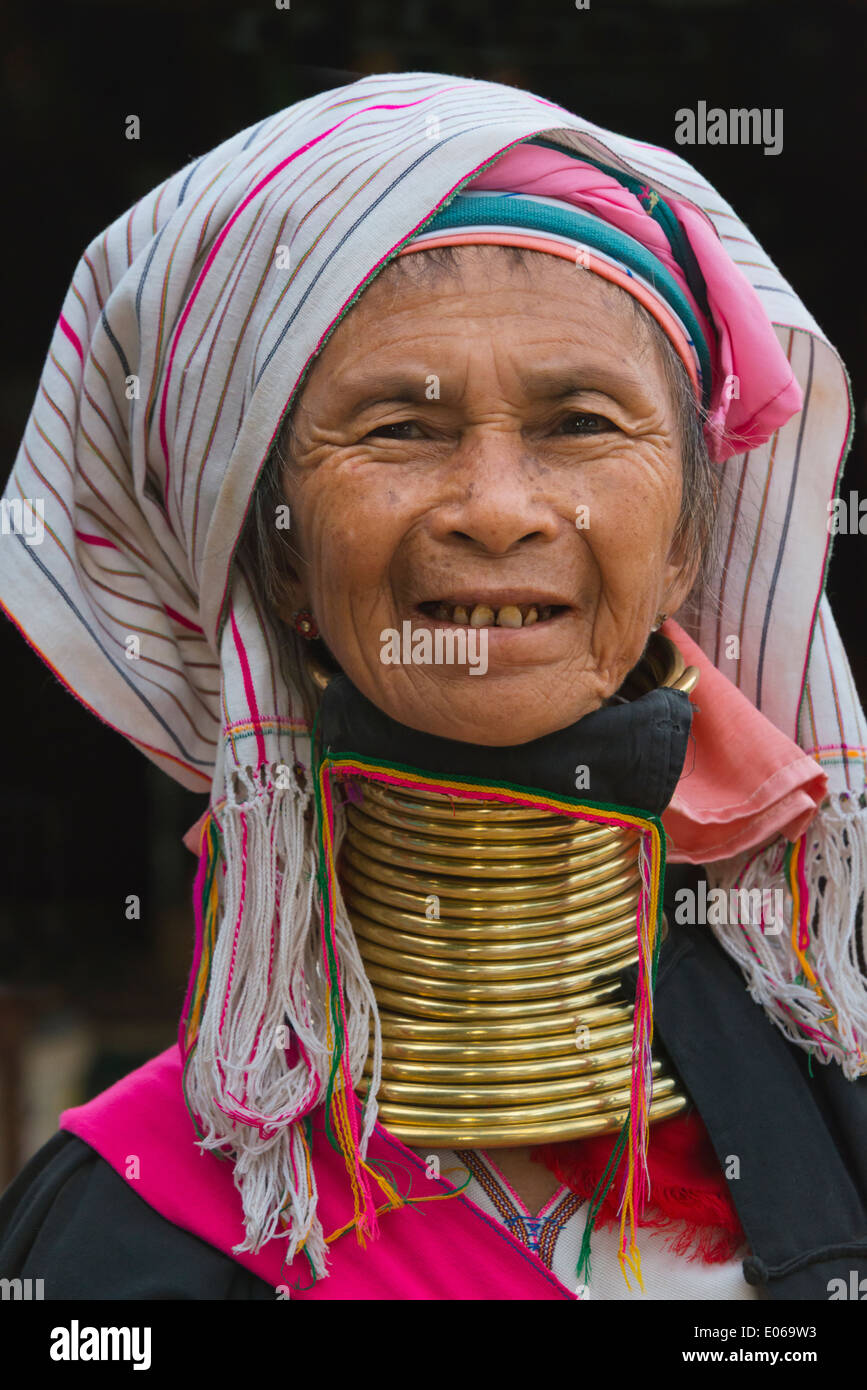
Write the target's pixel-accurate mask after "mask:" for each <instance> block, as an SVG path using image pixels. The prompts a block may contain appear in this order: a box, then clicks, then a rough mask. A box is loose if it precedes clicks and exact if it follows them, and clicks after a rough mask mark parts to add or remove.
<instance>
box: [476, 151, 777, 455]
mask: <svg viewBox="0 0 867 1390" xmlns="http://www.w3.org/2000/svg"><path fill="white" fill-rule="evenodd" d="M478 190H481V191H484V190H499V191H503V192H510V193H527V194H530V195H534V196H537V197H543V198H561V199H562V200H563V201H564V202H567V203H572V204H573V205H574V206H575V207H579V208H582V209H583V210H584V211H586V212H590V213H594V214H595V215H596V216H597V217H601V218H603V219H604V220H605V221H606V222H610V223H611V224H612V226H615V227H618V228H619V229H620V231H622V232H626V233H627V234H628V235H629V236H631V237H634V238H635V240H636V241H640V242H641V244H642V245H643V246H646V247H647V249H648V250H649V251H652V252H653V254H654V255H655V256H656V257H657V258H658V259H659V260H660V261H661V262H662V264H663V265H664V266H665V268H666V270H668V271H669V272H670V274H671V275H673V276H674V278H675V279H676V281H677V283H678V285H679V286H680V288H681V290H682V291H683V293H684V294H685V295H686V297H687V299H688V300H689V302H690V305H691V306H692V308H693V310H694V311H695V313H696V316H697V317H698V320H699V323H700V324H701V325H702V326H703V327H705V328H706V329H707V338H708V343H709V345H710V347H711V352H712V354H713V357H714V363H713V374H714V380H713V389H712V392H711V404H710V413H709V418H708V420H707V422H706V425H705V437H706V439H707V444H708V450H709V452H710V456H711V458H712V459H713V461H714V462H715V463H722V462H723V461H724V460H725V459H727V458H730V457H731V455H732V454H737V453H743V452H745V451H746V450H748V449H754V448H755V447H756V446H757V445H758V444H762V443H764V441H765V440H766V439H770V437H771V435H772V434H773V433H774V431H775V430H777V429H779V427H780V426H781V425H783V424H785V422H786V421H787V420H788V419H790V418H791V416H792V415H794V414H795V413H796V411H798V410H800V409H801V406H802V404H803V397H802V394H801V388H800V386H799V385H798V383H797V381H796V380H795V375H794V373H793V371H792V368H791V367H790V365H789V362H788V360H787V358H786V354H785V353H784V352H783V349H782V347H781V346H780V344H779V342H778V340H777V335H776V334H775V332H774V329H773V326H772V325H771V323H770V322H769V320H768V317H767V315H766V313H765V311H764V309H763V308H762V305H761V303H760V301H759V298H758V295H757V294H756V292H755V290H754V289H753V288H752V286H751V285H750V284H749V283H748V281H747V280H746V279H745V278H744V276H743V274H742V273H741V271H740V269H739V268H738V267H737V266H736V265H735V263H734V261H732V259H731V257H730V256H729V254H728V252H727V251H726V250H725V247H724V246H723V244H722V242H721V241H720V239H719V237H718V236H717V233H716V231H715V230H714V228H713V226H712V225H711V223H710V222H709V221H708V220H707V219H705V218H704V217H703V216H702V215H701V214H700V213H699V212H697V211H696V210H695V209H694V208H692V207H690V206H689V205H688V204H687V203H685V202H683V201H682V200H681V199H679V198H675V197H671V196H668V197H666V199H665V201H666V202H667V203H668V205H669V207H670V208H671V209H672V211H673V212H674V213H675V214H676V216H677V218H678V220H679V222H680V224H681V227H682V229H683V231H684V233H685V235H686V237H687V240H688V241H689V244H690V246H691V247H692V250H693V252H694V253H695V257H696V260H697V261H698V265H699V269H700V270H701V273H702V276H703V277H704V282H705V285H706V287H707V298H708V304H709V306H710V310H711V313H712V315H713V326H714V328H715V329H716V344H717V345H716V351H715V352H714V337H715V335H714V333H713V331H712V330H711V329H709V328H707V319H706V317H705V316H704V315H703V314H702V312H701V310H700V309H699V307H698V305H697V304H696V302H695V299H694V298H693V295H692V293H691V291H690V289H689V286H688V285H687V282H686V279H685V277H684V274H683V271H682V270H681V269H680V266H679V265H678V263H677V261H676V260H675V258H674V256H673V255H672V253H671V248H670V246H669V244H668V239H667V237H666V235H665V233H664V232H663V230H662V228H661V226H660V225H659V224H658V223H657V222H656V221H655V220H654V219H653V217H652V216H651V215H650V213H649V212H648V211H647V209H646V208H645V207H644V206H643V205H642V203H641V202H640V201H639V199H638V198H636V197H635V195H634V194H633V193H630V192H629V190H628V189H627V188H624V187H623V185H622V184H619V183H618V182H617V181H616V180H615V179H613V178H611V177H610V176H609V175H608V174H604V173H602V171H601V170H600V169H596V168H594V167H593V165H591V164H586V163H584V162H583V161H582V160H581V159H579V158H574V157H572V156H570V155H567V154H558V153H557V151H556V150H549V149H546V148H544V147H543V146H541V145H527V144H523V145H519V146H518V147H517V148H516V149H513V150H509V151H508V153H506V154H504V155H502V156H501V158H500V159H498V160H497V162H496V164H494V165H492V167H491V168H490V169H487V170H486V171H485V172H484V173H483V174H480V175H479V176H478V177H477V178H475V179H473V181H472V182H471V183H469V184H467V186H466V187H465V188H464V190H463V191H464V192H465V193H472V192H474V191H478ZM732 378H736V386H737V394H735V393H734V390H735V388H734V386H733V385H732V384H728V385H727V383H731V382H732Z"/></svg>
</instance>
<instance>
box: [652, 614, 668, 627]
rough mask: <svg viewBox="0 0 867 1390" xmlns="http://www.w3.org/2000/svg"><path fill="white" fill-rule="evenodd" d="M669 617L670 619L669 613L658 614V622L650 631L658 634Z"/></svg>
mask: <svg viewBox="0 0 867 1390" xmlns="http://www.w3.org/2000/svg"><path fill="white" fill-rule="evenodd" d="M667 617H668V614H667V613H657V615H656V622H655V623H654V624H653V627H652V628H651V629H650V631H651V632H658V631H659V629H660V628H661V627H662V624H663V623H664V622H665V620H666V618H667Z"/></svg>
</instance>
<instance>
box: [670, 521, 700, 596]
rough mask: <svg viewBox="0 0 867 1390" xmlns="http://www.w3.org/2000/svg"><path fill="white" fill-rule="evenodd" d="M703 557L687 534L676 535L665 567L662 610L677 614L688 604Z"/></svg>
mask: <svg viewBox="0 0 867 1390" xmlns="http://www.w3.org/2000/svg"><path fill="white" fill-rule="evenodd" d="M700 566H701V555H700V554H699V553H698V552H697V549H696V547H695V546H694V545H690V543H689V538H688V536H687V535H686V533H685V532H683V531H682V532H681V533H680V534H679V535H675V538H674V540H673V542H672V546H671V550H670V551H669V556H668V563H667V564H666V566H665V588H664V589H663V594H662V600H661V602H660V610H661V611H662V612H664V613H669V614H671V613H676V612H677V611H678V609H679V608H681V607H682V605H683V604H684V603H685V602H686V600H687V598H688V597H689V595H690V593H691V591H692V588H693V585H694V584H695V581H696V579H697V578H698V572H699V568H700Z"/></svg>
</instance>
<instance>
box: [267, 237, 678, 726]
mask: <svg viewBox="0 0 867 1390" xmlns="http://www.w3.org/2000/svg"><path fill="white" fill-rule="evenodd" d="M423 256H424V253H423V252H420V253H414V255H413V256H412V257H407V258H406V259H407V261H416V260H418V259H419V258H420V257H423ZM420 271H422V272H423V271H424V267H423V266H415V265H411V264H408V265H404V266H400V267H393V266H392V267H387V268H386V269H385V270H384V271H383V272H382V273H381V274H380V275H379V276H378V277H377V279H376V280H374V281H373V282H372V284H371V285H370V286H369V287H368V288H367V289H366V290H365V291H364V293H363V294H362V296H361V298H360V299H359V300H358V302H357V303H356V304H355V305H354V306H353V308H352V309H351V310H350V312H349V313H348V314H347V315H346V317H345V318H344V319H343V320H342V321H341V322H340V323H339V324H338V326H337V328H336V329H335V331H334V333H333V334H332V336H331V338H330V339H329V341H328V342H327V343H326V345H325V347H324V349H323V350H322V352H321V354H320V356H319V358H318V359H317V361H316V362H315V364H314V366H313V368H312V369H311V372H310V375H309V377H308V379H307V381H306V383H305V385H304V388H303V392H302V394H301V397H300V399H299V401H298V404H297V406H296V409H295V428H296V440H295V444H294V446H293V450H292V454H293V463H294V467H290V468H289V469H288V470H287V475H286V479H285V483H284V488H285V493H286V499H287V501H288V502H289V504H290V508H291V534H292V537H293V542H294V546H295V549H296V552H297V553H298V555H299V558H300V564H299V568H298V574H299V587H296V588H295V589H293V590H292V592H291V602H289V603H287V605H286V607H285V610H284V616H285V617H287V618H288V617H289V616H290V615H291V612H292V611H293V609H294V608H297V607H298V606H306V607H309V608H311V609H312V611H313V614H314V616H315V618H316V621H317V623H318V625H319V629H320V632H321V634H322V637H323V639H324V640H325V642H326V643H327V645H328V647H329V649H330V651H331V652H332V653H333V655H334V657H335V658H336V660H337V661H338V662H339V664H340V666H341V667H342V669H343V670H344V671H345V672H346V674H347V675H348V676H349V678H350V680H351V681H352V682H353V683H354V684H355V685H356V686H357V687H358V689H359V690H361V691H362V692H363V693H364V694H365V695H366V696H367V698H368V699H370V700H372V701H373V703H374V704H376V705H378V706H379V708H380V709H382V710H384V711H385V712H386V713H387V714H389V715H391V716H392V717H393V718H395V719H397V720H399V721H400V722H401V723H403V724H407V725H409V726H410V727H412V728H415V729H420V730H424V731H426V732H429V733H433V734H439V735H441V736H443V737H446V738H453V739H460V740H465V741H467V742H473V743H482V744H491V745H508V744H515V743H524V742H526V741H528V740H530V739H533V738H538V737H540V736H541V735H543V734H547V733H550V732H552V731H554V730H556V729H561V728H564V727H566V726H567V725H569V724H571V723H573V722H574V721H575V720H576V719H579V718H580V717H581V716H582V715H584V714H587V713H589V712H590V711H591V710H593V709H596V708H598V707H599V706H600V705H601V704H602V703H603V701H604V700H605V699H606V698H607V697H608V696H610V695H612V694H613V693H614V692H615V691H616V690H617V688H618V686H619V685H620V684H621V682H622V681H623V679H624V678H625V676H626V674H627V673H628V671H629V670H630V669H631V667H632V666H634V665H635V663H636V662H637V661H638V659H639V658H640V656H641V653H642V651H643V649H644V646H645V643H646V641H647V637H648V633H649V631H650V628H651V626H652V625H653V623H654V621H655V616H656V614H657V613H658V612H660V611H665V612H672V611H674V610H675V609H676V608H678V607H679V606H680V604H681V602H682V601H683V599H684V598H685V597H686V593H687V591H688V587H689V577H688V576H687V575H686V574H685V573H684V572H683V567H682V563H681V557H679V556H677V555H675V554H674V553H673V552H672V538H673V535H674V531H675V526H676V522H677V518H678V513H679V507H680V492H681V468H680V453H679V438H678V421H677V417H676V413H675V406H674V402H673V401H672V399H671V393H670V390H669V388H668V385H667V381H666V376H665V370H664V365H663V362H662V359H661V356H660V354H659V350H658V348H657V347H656V345H655V343H654V341H653V339H652V338H651V335H650V333H649V332H648V329H647V326H646V325H645V324H644V323H643V322H642V320H641V319H640V318H639V316H638V315H637V314H636V312H635V308H634V303H633V301H632V299H631V297H630V296H628V295H627V294H625V293H624V292H623V291H621V290H619V289H617V288H616V287H615V286H612V285H610V284H609V283H608V282H606V281H604V280H602V279H600V278H599V277H598V276H596V275H594V274H593V273H591V272H589V271H586V270H583V269H581V268H580V267H578V266H573V265H572V264H571V263H570V262H567V261H564V260H560V259H558V258H556V257H553V256H550V255H544V254H541V253H539V254H536V255H534V256H532V257H531V258H530V259H529V260H528V262H527V264H526V265H525V266H522V265H520V264H518V265H516V264H514V263H513V262H512V261H511V259H510V258H509V257H508V256H506V255H504V254H503V253H502V252H501V251H500V250H499V249H498V248H496V247H475V246H473V247H464V248H461V251H460V274H459V275H457V276H452V275H450V274H448V273H444V272H435V273H433V274H431V273H428V272H425V273H421V274H420V273H419V272H420ZM455 610H457V611H455ZM533 610H535V614H536V617H535V621H534V618H533ZM518 615H520V617H519V616H518ZM519 622H520V625H513V624H518V623H519ZM405 623H409V624H410V627H409V628H408V629H406V632H407V634H409V635H410V641H411V642H413V643H414V644H415V650H416V653H417V654H420V655H424V653H425V642H430V653H431V655H435V654H436V646H435V638H434V636H433V635H432V636H431V637H429V638H427V639H425V638H420V639H419V638H417V637H416V634H417V633H418V632H419V630H420V629H425V630H427V631H428V632H429V633H430V634H434V633H435V630H436V629H437V628H440V629H443V630H445V631H448V630H451V631H454V630H455V629H456V628H463V629H464V632H465V634H468V632H469V628H470V627H471V626H476V627H480V629H483V631H481V630H480V632H479V634H478V637H474V638H472V639H470V641H471V642H473V641H480V643H481V645H479V646H473V645H470V647H469V656H468V658H467V662H466V664H449V663H448V661H447V659H445V655H446V653H447V652H448V646H443V645H442V638H441V639H440V643H441V646H440V653H441V656H442V657H443V658H444V659H441V660H440V661H439V662H437V661H435V660H432V661H430V662H427V663H422V664H412V662H411V661H406V662H405V663H403V662H402V663H401V664H393V663H392V658H393V657H394V656H395V655H399V656H403V657H409V656H410V655H411V651H412V647H411V645H410V642H406V643H404V642H403V641H402V642H401V644H400V646H399V647H397V646H395V643H394V641H393V640H392V639H391V637H390V633H399V634H401V638H403V634H404V626H403V625H404V624H405ZM484 633H486V634H487V636H486V641H487V669H485V670H484V672H483V671H482V665H483V662H482V657H481V653H482V651H483V650H484V641H485V637H484ZM450 640H453V639H450ZM456 651H457V653H458V654H459V652H460V647H457V648H456ZM473 653H475V655H476V660H475V663H474V664H475V665H476V666H477V668H478V669H477V670H476V671H475V673H473V664H471V663H472V654H473ZM384 656H385V658H386V659H383V658H384Z"/></svg>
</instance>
